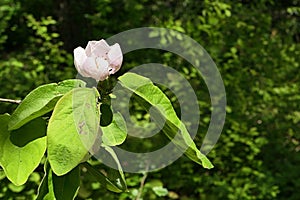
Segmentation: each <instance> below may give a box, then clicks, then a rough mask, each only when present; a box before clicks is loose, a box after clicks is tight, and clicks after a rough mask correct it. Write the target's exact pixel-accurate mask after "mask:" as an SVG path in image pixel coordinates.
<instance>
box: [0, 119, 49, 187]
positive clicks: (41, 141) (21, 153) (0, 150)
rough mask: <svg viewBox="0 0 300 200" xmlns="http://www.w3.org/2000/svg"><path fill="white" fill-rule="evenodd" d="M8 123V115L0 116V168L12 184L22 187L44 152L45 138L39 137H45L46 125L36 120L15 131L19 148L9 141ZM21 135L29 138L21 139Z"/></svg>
mask: <svg viewBox="0 0 300 200" xmlns="http://www.w3.org/2000/svg"><path fill="white" fill-rule="evenodd" d="M9 121H10V116H9V115H8V114H4V115H0V166H1V167H2V168H3V169H4V172H5V174H6V176H7V178H8V179H9V180H10V181H11V182H12V183H13V184H15V185H22V184H24V183H25V182H26V181H27V179H28V177H29V175H30V174H31V173H32V172H33V171H34V169H35V168H36V167H37V166H38V165H39V163H40V161H41V159H42V157H43V155H44V153H45V151H46V137H41V136H43V135H45V130H46V123H45V121H44V120H41V119H36V120H33V121H31V122H30V123H28V124H26V126H24V127H21V128H20V129H19V130H16V132H15V134H16V135H18V136H19V137H20V141H21V142H20V144H22V145H21V147H20V146H17V145H16V144H14V143H12V141H11V139H10V138H11V137H12V133H11V132H10V131H8V122H9ZM22 135H31V137H25V139H23V138H22ZM13 137H16V136H13Z"/></svg>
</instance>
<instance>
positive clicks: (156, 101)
mask: <svg viewBox="0 0 300 200" xmlns="http://www.w3.org/2000/svg"><path fill="white" fill-rule="evenodd" d="M119 80H120V82H121V85H122V86H123V87H124V88H126V89H128V90H130V91H132V92H134V93H135V94H136V95H138V96H139V97H141V98H142V99H143V100H144V101H146V102H147V103H149V104H150V105H151V106H153V107H154V108H155V109H156V110H157V111H158V113H159V115H160V116H158V117H157V118H158V120H156V123H158V124H160V125H161V121H165V123H166V125H165V126H164V127H166V128H164V129H163V132H164V133H165V134H166V135H167V136H168V137H169V139H170V140H171V141H172V142H173V143H174V144H175V145H176V146H177V147H178V148H179V149H180V150H181V151H183V152H184V153H185V154H186V155H187V156H188V157H189V158H190V159H191V160H193V161H195V162H197V163H199V164H201V165H202V166H203V167H204V168H212V167H213V165H212V164H211V162H210V161H209V160H208V158H207V157H206V156H205V155H204V154H202V153H201V152H200V150H198V149H197V147H196V144H195V143H194V141H193V139H192V138H191V137H190V134H189V133H188V131H187V129H186V127H185V125H184V124H183V123H182V122H181V121H180V119H179V118H178V117H177V115H176V112H175V111H174V109H173V107H172V104H171V102H170V100H169V99H168V98H167V97H166V95H165V94H164V93H163V92H162V91H161V90H160V89H159V88H158V87H157V86H155V85H154V84H153V83H152V81H151V80H150V79H148V78H145V77H143V76H140V75H138V74H135V73H126V74H124V75H123V76H121V77H119ZM145 106H146V107H148V105H145ZM162 118H163V119H162ZM154 120H155V118H154ZM178 130H180V131H178ZM175 135H176V137H174V136H175Z"/></svg>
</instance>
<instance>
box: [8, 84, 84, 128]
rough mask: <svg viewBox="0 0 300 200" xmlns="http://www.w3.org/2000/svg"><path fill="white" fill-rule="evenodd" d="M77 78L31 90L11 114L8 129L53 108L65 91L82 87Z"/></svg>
mask: <svg viewBox="0 0 300 200" xmlns="http://www.w3.org/2000/svg"><path fill="white" fill-rule="evenodd" d="M84 86H85V82H83V81H81V80H78V79H71V80H65V81H62V82H60V83H50V84H47V85H42V86H39V87H37V88H36V89H34V90H33V91H31V92H30V93H29V94H28V95H27V96H26V97H25V99H24V100H23V101H22V102H21V104H20V105H19V106H18V107H17V109H16V110H15V111H14V113H13V114H12V116H11V119H10V122H9V124H8V127H9V130H14V129H18V128H19V127H21V126H23V125H24V124H26V123H27V122H29V121H31V120H32V119H35V118H37V117H40V116H42V115H44V114H46V113H48V112H50V111H51V110H53V108H54V106H55V104H56V102H57V101H58V100H59V98H60V97H62V96H63V95H64V94H65V93H67V92H68V91H70V90H72V89H73V88H76V87H84Z"/></svg>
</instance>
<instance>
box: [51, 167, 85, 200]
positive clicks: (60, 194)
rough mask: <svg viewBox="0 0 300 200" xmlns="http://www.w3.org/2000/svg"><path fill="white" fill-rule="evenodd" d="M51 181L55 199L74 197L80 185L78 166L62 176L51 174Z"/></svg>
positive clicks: (65, 199) (64, 199) (62, 199)
mask: <svg viewBox="0 0 300 200" xmlns="http://www.w3.org/2000/svg"><path fill="white" fill-rule="evenodd" d="M52 181H53V188H54V195H55V197H56V199H57V200H67V199H74V198H75V197H76V195H77V192H78V190H79V186H80V170H79V166H77V167H76V168H74V169H72V170H71V171H70V172H69V173H67V174H65V175H63V176H56V175H55V174H52Z"/></svg>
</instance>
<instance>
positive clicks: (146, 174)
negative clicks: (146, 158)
mask: <svg viewBox="0 0 300 200" xmlns="http://www.w3.org/2000/svg"><path fill="white" fill-rule="evenodd" d="M147 176H148V173H147V172H145V173H144V176H143V177H142V180H141V184H140V188H139V192H138V194H137V196H136V199H135V200H140V198H141V196H142V193H143V188H144V185H145V181H146V178H147Z"/></svg>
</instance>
